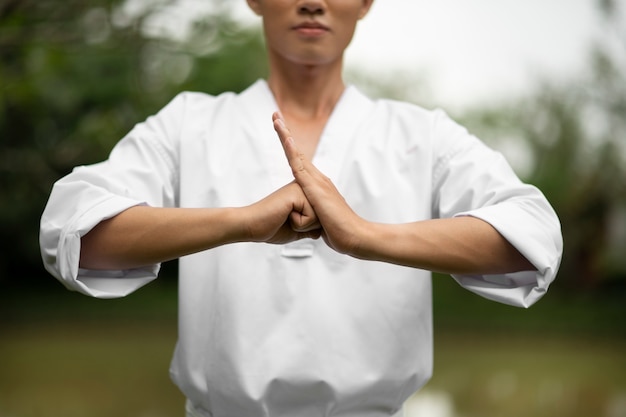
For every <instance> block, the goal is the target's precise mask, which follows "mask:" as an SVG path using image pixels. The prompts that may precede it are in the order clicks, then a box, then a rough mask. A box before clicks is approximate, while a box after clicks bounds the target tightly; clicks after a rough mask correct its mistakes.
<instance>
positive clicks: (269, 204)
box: [80, 183, 320, 269]
mask: <svg viewBox="0 0 626 417" xmlns="http://www.w3.org/2000/svg"><path fill="white" fill-rule="evenodd" d="M319 235H320V231H319V224H318V223H317V220H316V217H315V213H314V212H313V210H312V209H311V206H310V205H309V204H308V201H307V199H306V198H305V197H304V194H303V192H302V190H301V188H300V187H299V186H298V185H297V184H296V183H291V184H287V185H286V186H284V187H282V188H280V189H279V190H277V191H275V192H274V193H272V194H270V195H269V196H267V197H266V198H264V199H262V200H261V201H259V202H257V203H254V204H252V205H250V206H246V207H240V208H155V207H148V206H134V207H131V208H129V209H127V210H125V211H123V212H121V213H120V214H118V215H117V216H115V217H113V218H111V219H108V220H104V221H102V222H100V223H99V224H98V225H96V226H95V227H94V228H93V229H92V230H91V231H89V232H88V233H87V234H86V235H84V236H83V237H82V238H81V251H80V266H81V267H82V268H87V269H131V268H137V267H141V266H144V265H150V264H154V263H159V262H162V261H166V260H170V259H174V258H178V257H180V256H184V255H188V254H191V253H195V252H200V251H203V250H206V249H211V248H214V247H216V246H220V245H225V244H228V243H234V242H242V241H254V242H267V243H286V242H290V241H293V240H297V239H302V238H305V237H312V238H317V237H319Z"/></svg>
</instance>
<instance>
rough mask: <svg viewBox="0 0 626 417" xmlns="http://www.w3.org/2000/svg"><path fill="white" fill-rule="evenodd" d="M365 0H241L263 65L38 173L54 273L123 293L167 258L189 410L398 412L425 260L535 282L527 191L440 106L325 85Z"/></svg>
mask: <svg viewBox="0 0 626 417" xmlns="http://www.w3.org/2000/svg"><path fill="white" fill-rule="evenodd" d="M372 1H373V0H308V1H304V0H248V4H249V5H250V7H251V8H252V10H253V11H254V12H255V13H257V14H258V15H259V16H261V17H262V19H263V27H264V32H265V37H266V40H267V50H268V57H269V63H270V74H269V78H268V80H267V82H266V81H263V80H260V81H258V82H257V83H255V84H254V85H252V86H251V87H249V88H248V89H247V90H246V91H244V92H242V93H241V94H238V95H236V94H232V93H225V94H222V95H219V96H217V97H213V96H208V95H204V94H200V93H184V94H181V95H179V96H178V97H176V98H175V99H174V100H173V101H172V102H171V103H170V104H168V105H167V106H166V107H165V108H164V109H163V110H161V111H160V112H159V113H158V114H157V115H155V116H153V117H151V118H149V119H148V120H147V121H145V122H144V123H140V124H138V125H137V126H136V127H135V128H134V129H133V130H132V131H131V132H130V133H129V134H128V135H127V136H126V137H125V138H124V139H123V140H122V141H120V142H119V143H118V144H117V145H116V146H115V148H114V149H113V151H112V153H111V155H110V157H109V159H108V160H107V161H105V162H102V163H100V164H95V165H92V166H86V167H80V168H77V169H75V170H74V172H72V173H71V174H70V175H68V176H67V177H65V178H63V179H61V180H59V181H58V182H57V183H56V184H55V186H54V189H53V191H52V194H51V196H50V201H49V203H48V205H47V207H46V210H45V212H44V214H43V216H42V222H41V246H42V256H43V259H44V262H45V265H46V267H47V268H48V270H49V271H50V272H51V273H52V274H53V275H55V276H56V277H57V278H59V279H60V280H61V281H62V282H63V283H65V285H67V286H68V287H69V288H71V289H74V290H77V291H80V292H83V293H85V294H88V295H91V296H95V297H102V298H107V297H121V296H124V295H126V294H128V293H130V292H132V291H134V290H136V289H138V288H139V287H141V286H143V285H145V284H147V283H148V282H150V281H151V280H153V279H155V278H156V276H157V273H158V270H159V263H160V262H163V261H165V260H169V259H174V258H177V257H182V258H181V259H180V280H179V316H180V318H179V326H180V329H179V341H178V344H177V347H176V351H175V354H174V358H173V360H172V364H171V376H172V378H173V380H174V381H175V383H176V384H177V385H178V386H179V387H180V389H181V390H182V392H183V393H184V394H185V395H186V397H187V398H188V402H187V415H188V416H202V417H208V416H212V417H259V416H268V417H269V416H271V417H294V416H298V417H300V416H302V417H316V416H346V417H357V416H358V417H382V416H391V415H394V414H396V413H398V414H399V413H401V408H402V404H403V402H404V401H405V400H406V399H407V398H408V397H409V396H410V395H412V394H413V393H414V392H415V391H416V390H418V389H419V388H420V387H421V386H422V385H423V384H424V383H425V382H426V381H427V380H428V379H429V377H430V375H431V368H432V324H431V321H432V320H431V314H432V312H431V281H430V272H428V271H441V272H447V273H451V274H453V276H454V278H455V279H456V280H457V281H458V282H459V283H460V284H461V285H463V286H464V287H466V288H467V289H469V290H470V291H473V292H476V293H478V294H480V295H482V296H485V297H487V298H490V299H493V300H496V301H499V302H504V303H508V304H513V305H519V306H529V305H530V304H532V303H534V302H535V301H536V300H537V299H539V298H540V297H541V296H542V295H543V294H544V293H545V292H546V290H547V288H548V286H549V284H550V282H551V281H552V280H553V279H554V276H555V274H556V272H557V269H558V265H559V262H560V257H561V250H562V240H561V234H560V226H559V222H558V219H557V217H556V215H555V213H554V212H553V210H552V208H551V207H550V205H549V204H548V202H547V201H546V199H545V198H544V196H543V195H542V194H541V192H539V191H538V190H537V189H536V188H534V187H532V186H530V185H526V184H523V183H521V182H520V181H519V179H518V178H517V177H516V176H515V175H514V173H513V172H512V170H511V169H510V167H509V166H508V164H507V163H506V162H505V161H504V159H503V158H502V157H501V156H500V155H499V154H498V153H496V152H494V151H492V150H490V149H489V148H487V147H486V146H485V145H483V144H482V143H481V142H480V141H479V140H478V139H476V138H474V137H473V136H471V135H469V134H468V133H467V131H466V130H465V129H463V128H462V127H460V126H458V125H457V124H455V123H454V122H453V121H451V120H450V119H449V118H448V117H447V116H446V115H445V114H444V113H442V112H440V111H434V112H433V111H427V110H424V109H422V108H420V107H417V106H414V105H411V104H407V103H400V102H393V101H388V100H378V101H372V100H370V99H368V98H367V97H365V96H363V95H362V94H361V93H360V92H359V91H357V89H356V88H354V87H346V86H345V85H344V82H343V79H342V59H343V53H344V50H345V48H346V47H347V45H348V44H349V42H350V40H351V38H352V35H353V32H354V28H355V26H356V24H357V21H358V20H359V19H360V18H362V17H363V16H365V15H366V13H367V12H368V10H369V9H370V6H371V4H372ZM278 110H280V112H277V111H278ZM272 115H273V123H272V119H271V117H272ZM281 145H282V146H281ZM285 155H286V158H285ZM320 236H321V238H319V237H320ZM318 238H319V239H318ZM268 243H269V244H268Z"/></svg>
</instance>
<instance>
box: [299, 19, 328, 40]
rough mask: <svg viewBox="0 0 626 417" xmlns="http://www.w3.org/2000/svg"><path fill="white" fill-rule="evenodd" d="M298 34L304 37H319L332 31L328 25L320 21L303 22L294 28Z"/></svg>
mask: <svg viewBox="0 0 626 417" xmlns="http://www.w3.org/2000/svg"><path fill="white" fill-rule="evenodd" d="M292 29H293V30H295V31H296V32H297V33H298V34H300V35H301V36H304V37H311V38H315V37H319V36H322V35H324V34H326V33H327V32H329V31H330V28H329V27H328V26H325V25H323V24H321V23H318V22H302V23H300V24H297V25H295V26H293V28H292Z"/></svg>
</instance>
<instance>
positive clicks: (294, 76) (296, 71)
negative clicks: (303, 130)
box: [268, 57, 345, 120]
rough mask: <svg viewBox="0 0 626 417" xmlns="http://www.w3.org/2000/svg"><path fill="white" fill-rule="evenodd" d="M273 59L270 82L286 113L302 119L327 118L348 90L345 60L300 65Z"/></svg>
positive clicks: (277, 99) (277, 101)
mask: <svg viewBox="0 0 626 417" xmlns="http://www.w3.org/2000/svg"><path fill="white" fill-rule="evenodd" d="M278 61H279V60H272V59H271V57H270V75H269V78H268V85H269V87H270V89H271V90H272V93H273V94H274V97H275V99H276V103H277V104H278V107H279V108H280V110H281V112H282V113H283V114H284V115H289V116H291V117H292V118H298V119H301V120H320V119H328V117H329V116H330V114H331V113H332V111H333V109H334V107H335V104H337V101H338V100H339V98H340V97H341V94H342V93H343V91H344V89H345V84H344V82H343V78H342V62H341V60H339V61H338V62H334V63H330V64H325V65H300V64H294V63H292V62H285V61H281V62H278Z"/></svg>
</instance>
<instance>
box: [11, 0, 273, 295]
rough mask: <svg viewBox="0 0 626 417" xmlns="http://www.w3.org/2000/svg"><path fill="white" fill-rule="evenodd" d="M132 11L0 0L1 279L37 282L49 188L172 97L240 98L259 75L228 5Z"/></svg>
mask: <svg viewBox="0 0 626 417" xmlns="http://www.w3.org/2000/svg"><path fill="white" fill-rule="evenodd" d="M135 3H137V2H128V1H127V2H123V1H118V0H93V1H90V2H84V1H79V0H68V1H65V2H63V3H62V4H60V3H59V2H56V1H52V0H37V1H34V0H30V1H29V0H7V1H4V2H3V3H0V63H1V64H0V80H1V81H0V147H1V149H2V151H1V153H0V190H1V191H0V193H1V194H0V195H1V198H0V239H1V240H2V242H3V243H4V248H5V249H4V251H3V252H2V254H1V255H0V283H3V281H4V282H7V281H9V280H12V281H13V280H16V279H18V278H19V279H23V277H24V276H27V277H37V276H41V273H42V266H41V265H42V263H41V259H40V255H39V247H38V226H39V218H40V216H41V212H42V210H43V208H44V205H45V203H46V200H47V197H48V194H49V192H50V188H51V186H52V183H53V182H54V181H56V180H57V179H58V178H60V177H61V176H62V175H64V174H66V173H68V172H69V170H70V169H71V168H72V167H74V166H76V165H80V164H87V163H92V162H96V161H99V160H102V159H104V158H105V157H106V155H107V154H108V152H109V151H110V149H111V147H112V146H113V144H114V143H115V142H117V141H118V140H119V139H120V138H121V137H122V136H123V135H124V134H125V133H126V132H128V131H129V130H130V128H131V127H132V126H133V125H134V124H135V123H137V122H139V121H142V120H144V119H145V118H146V117H147V116H148V115H150V114H152V113H154V112H155V111H157V110H158V109H159V108H160V107H162V106H163V105H164V104H165V103H166V102H167V101H169V100H170V99H171V98H172V97H173V96H174V95H175V94H176V93H178V92H179V91H181V90H198V91H205V92H209V93H217V92H221V91H224V90H233V91H240V90H242V89H243V88H244V87H246V86H248V85H249V84H250V83H251V82H252V81H254V80H256V79H257V78H259V77H261V76H263V75H264V74H265V72H266V63H265V53H264V50H263V44H262V37H261V36H260V33H258V31H257V30H251V29H248V28H245V27H242V26H240V25H239V24H237V23H236V22H235V21H234V19H233V18H232V17H231V15H230V13H229V12H230V8H229V6H228V4H229V3H228V2H225V1H218V0H213V1H207V3H205V4H206V6H207V7H206V10H204V11H203V12H202V13H200V14H198V15H194V16H192V18H191V19H190V18H189V17H187V16H185V15H184V14H182V13H180V10H178V11H177V9H176V7H177V5H178V3H177V2H174V1H161V2H154V1H153V2H147V3H145V2H144V3H142V5H143V4H145V6H142V7H139V8H137V7H135V6H136V5H137V4H138V3H137V4H135ZM133 5H135V6H133ZM168 25H169V26H168ZM168 27H170V28H171V27H175V28H185V31H184V36H178V37H175V36H172V34H171V33H168V32H167V31H166V30H165V29H167V28H168ZM155 28H156V29H158V28H160V29H161V30H156V29H155Z"/></svg>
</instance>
